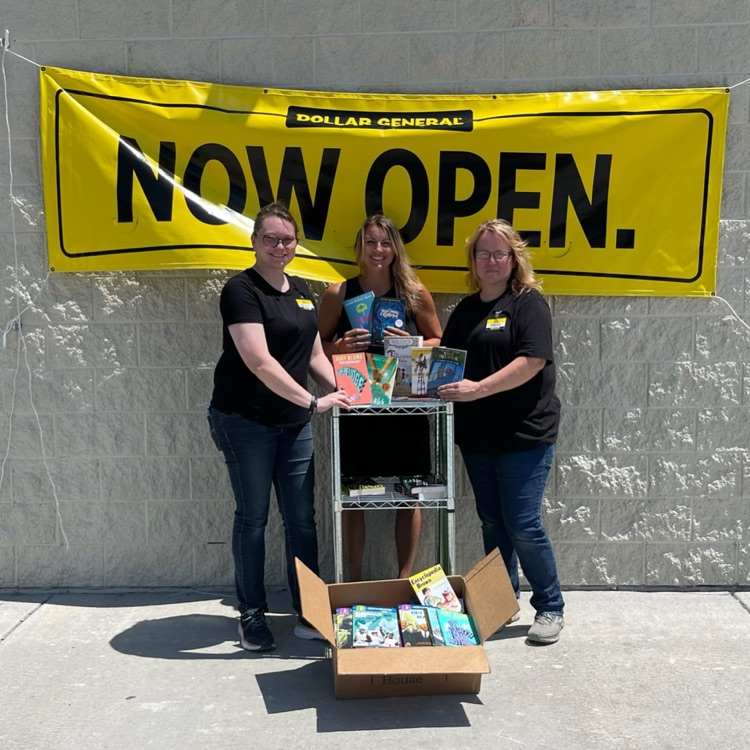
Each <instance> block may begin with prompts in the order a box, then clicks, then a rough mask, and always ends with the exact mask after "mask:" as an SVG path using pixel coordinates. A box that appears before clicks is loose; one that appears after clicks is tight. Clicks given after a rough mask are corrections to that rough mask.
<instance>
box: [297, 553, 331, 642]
mask: <svg viewBox="0 0 750 750" xmlns="http://www.w3.org/2000/svg"><path fill="white" fill-rule="evenodd" d="M294 566H295V568H296V570H297V581H298V582H299V598H300V604H301V605H302V616H303V617H304V618H305V619H306V620H307V621H308V622H309V623H310V624H311V625H312V626H313V627H314V628H315V629H316V630H317V631H318V632H319V633H320V634H321V635H322V636H323V637H324V638H325V639H326V640H327V641H328V643H330V644H331V645H332V646H335V645H336V636H335V633H334V632H333V615H332V613H331V603H330V601H329V599H328V586H327V585H326V584H325V583H323V581H321V580H320V578H319V577H318V576H316V575H315V573H313V572H312V570H310V568H308V567H307V565H305V563H303V562H302V560H300V559H299V558H298V557H295V558H294Z"/></svg>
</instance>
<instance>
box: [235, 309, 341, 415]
mask: <svg viewBox="0 0 750 750" xmlns="http://www.w3.org/2000/svg"><path fill="white" fill-rule="evenodd" d="M229 335H230V336H231V337H232V341H234V345H235V346H236V347H237V351H238V352H239V354H240V356H241V357H242V361H243V362H244V363H245V366H246V367H247V369H248V370H250V372H252V373H253V375H255V377H257V378H258V380H260V381H261V383H263V385H265V386H266V387H267V388H268V389H270V390H272V391H273V392H274V393H276V394H277V395H279V396H281V397H282V398H285V399H286V400H287V401H291V402H292V403H293V404H296V405H297V406H302V407H305V408H308V407H309V406H310V404H311V403H312V401H313V395H312V394H311V393H310V392H309V391H308V390H307V389H306V388H303V387H302V386H301V385H300V384H299V383H297V381H295V380H294V378H292V377H291V376H290V375H289V373H288V372H287V371H286V370H285V369H284V368H283V367H282V366H281V365H280V364H279V361H278V360H277V359H275V358H274V357H272V356H271V354H270V352H269V351H268V343H267V342H266V332H265V331H264V330H263V325H262V324H261V323H234V324H233V325H230V326H229ZM313 351H314V348H313ZM336 404H337V405H339V406H343V407H344V408H347V407H348V405H349V399H348V398H347V397H346V395H345V394H343V393H342V392H334V393H331V394H328V396H324V397H323V398H321V399H320V400H319V401H318V409H317V410H318V411H319V412H320V411H326V410H327V409H330V408H331V407H332V406H334V405H336Z"/></svg>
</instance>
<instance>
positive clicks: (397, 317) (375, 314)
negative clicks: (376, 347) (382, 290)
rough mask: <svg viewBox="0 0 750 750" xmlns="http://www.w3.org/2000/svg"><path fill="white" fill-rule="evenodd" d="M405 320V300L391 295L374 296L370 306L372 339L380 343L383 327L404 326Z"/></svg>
mask: <svg viewBox="0 0 750 750" xmlns="http://www.w3.org/2000/svg"><path fill="white" fill-rule="evenodd" d="M405 320H406V302H405V301H404V300H402V299H394V298H392V297H376V298H375V302H374V304H373V308H372V340H373V343H375V344H382V343H383V339H384V338H385V329H386V328H388V327H389V326H390V327H392V328H401V329H402V330H403V328H404V322H405Z"/></svg>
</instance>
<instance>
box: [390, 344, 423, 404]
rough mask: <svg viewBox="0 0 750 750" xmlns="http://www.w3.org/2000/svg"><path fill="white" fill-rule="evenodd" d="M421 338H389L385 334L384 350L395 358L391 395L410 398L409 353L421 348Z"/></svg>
mask: <svg viewBox="0 0 750 750" xmlns="http://www.w3.org/2000/svg"><path fill="white" fill-rule="evenodd" d="M423 342H424V339H423V338H422V336H391V335H388V334H386V336H385V343H384V350H385V353H386V354H387V355H388V356H390V357H395V358H396V360H397V362H398V364H397V366H396V380H395V382H394V383H393V395H394V396H403V397H406V398H408V397H409V396H411V352H412V349H413V348H414V347H415V346H422V344H423Z"/></svg>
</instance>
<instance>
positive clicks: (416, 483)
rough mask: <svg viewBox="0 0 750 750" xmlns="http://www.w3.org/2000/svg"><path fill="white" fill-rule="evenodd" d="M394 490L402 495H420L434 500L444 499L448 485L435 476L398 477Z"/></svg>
mask: <svg viewBox="0 0 750 750" xmlns="http://www.w3.org/2000/svg"><path fill="white" fill-rule="evenodd" d="M395 489H396V491H397V492H400V493H402V494H403V495H409V496H413V495H417V496H418V495H421V496H422V497H428V498H435V497H445V496H446V494H447V492H448V485H447V484H446V483H445V480H444V479H443V478H442V477H441V476H439V475H437V474H414V475H412V476H408V477H400V478H399V481H398V483H397V484H396V488H395Z"/></svg>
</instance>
